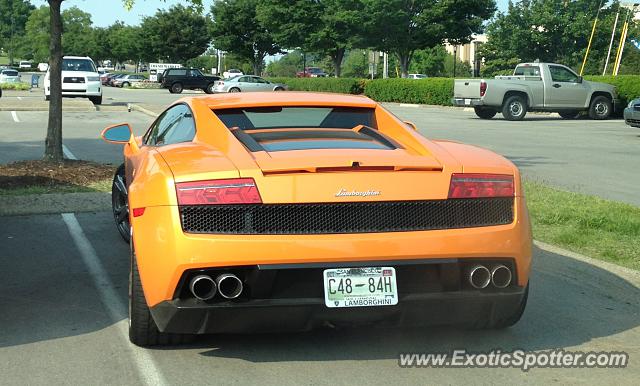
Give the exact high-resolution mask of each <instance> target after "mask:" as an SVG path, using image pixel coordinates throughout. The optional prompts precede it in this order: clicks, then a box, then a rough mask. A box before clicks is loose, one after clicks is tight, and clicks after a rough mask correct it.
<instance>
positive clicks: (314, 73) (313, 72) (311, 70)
mask: <svg viewBox="0 0 640 386" xmlns="http://www.w3.org/2000/svg"><path fill="white" fill-rule="evenodd" d="M326 76H327V74H326V73H325V72H324V71H323V70H322V69H321V68H318V67H307V68H306V70H305V71H298V72H297V73H296V77H298V78H325V77H326Z"/></svg>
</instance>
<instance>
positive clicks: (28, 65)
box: [18, 60, 31, 68]
mask: <svg viewBox="0 0 640 386" xmlns="http://www.w3.org/2000/svg"><path fill="white" fill-rule="evenodd" d="M18 67H19V68H31V62H30V61H28V60H23V61H21V62H20V64H19V65H18Z"/></svg>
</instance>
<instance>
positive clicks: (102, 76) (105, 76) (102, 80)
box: [100, 71, 111, 85]
mask: <svg viewBox="0 0 640 386" xmlns="http://www.w3.org/2000/svg"><path fill="white" fill-rule="evenodd" d="M109 75H111V73H109V72H106V71H105V72H103V73H102V74H100V83H101V84H102V85H106V81H107V79H108V78H109Z"/></svg>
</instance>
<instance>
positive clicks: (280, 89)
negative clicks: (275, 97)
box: [273, 87, 284, 91]
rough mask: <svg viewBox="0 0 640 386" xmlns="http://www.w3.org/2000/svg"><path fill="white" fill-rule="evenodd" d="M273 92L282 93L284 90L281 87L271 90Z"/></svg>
mask: <svg viewBox="0 0 640 386" xmlns="http://www.w3.org/2000/svg"><path fill="white" fill-rule="evenodd" d="M273 91H284V89H283V88H282V87H276V88H274V89H273Z"/></svg>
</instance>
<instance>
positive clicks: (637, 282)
mask: <svg viewBox="0 0 640 386" xmlns="http://www.w3.org/2000/svg"><path fill="white" fill-rule="evenodd" d="M533 244H534V245H535V246H536V247H538V248H540V249H542V250H545V251H547V252H551V253H555V254H557V255H562V256H567V257H570V258H572V259H574V260H578V261H581V262H584V263H587V264H589V265H593V266H595V267H598V268H600V269H603V270H605V271H607V272H610V273H613V274H614V275H617V276H620V277H621V278H623V279H625V280H626V281H628V282H629V283H630V284H632V285H634V286H635V287H637V288H639V289H640V271H636V270H634V269H631V268H626V267H621V266H619V265H616V264H613V263H609V262H607V261H602V260H597V259H594V258H592V257H589V256H585V255H581V254H579V253H576V252H571V251H568V250H566V249H563V248H560V247H556V246H555V245H551V244H547V243H543V242H542V241H538V240H534V241H533Z"/></svg>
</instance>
